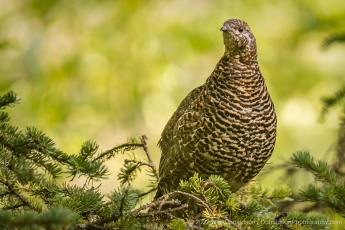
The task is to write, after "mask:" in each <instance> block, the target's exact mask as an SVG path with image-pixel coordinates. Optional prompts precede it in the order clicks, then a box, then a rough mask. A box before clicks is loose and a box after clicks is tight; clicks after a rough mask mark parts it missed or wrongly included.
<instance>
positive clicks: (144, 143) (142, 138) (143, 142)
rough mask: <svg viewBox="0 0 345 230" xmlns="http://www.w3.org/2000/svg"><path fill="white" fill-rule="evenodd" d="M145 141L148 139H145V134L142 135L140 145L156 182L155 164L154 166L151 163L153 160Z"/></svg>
mask: <svg viewBox="0 0 345 230" xmlns="http://www.w3.org/2000/svg"><path fill="white" fill-rule="evenodd" d="M147 139H148V138H147V136H146V135H145V134H144V135H142V136H141V143H142V145H143V149H144V151H145V153H146V156H147V160H148V161H149V165H148V166H149V167H151V169H152V172H153V174H154V175H155V177H156V179H157V180H158V179H159V177H158V172H157V168H156V166H155V164H154V162H153V160H152V158H151V154H150V152H149V149H148V147H147V142H146V140H147Z"/></svg>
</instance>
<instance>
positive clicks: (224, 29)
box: [220, 26, 228, 31]
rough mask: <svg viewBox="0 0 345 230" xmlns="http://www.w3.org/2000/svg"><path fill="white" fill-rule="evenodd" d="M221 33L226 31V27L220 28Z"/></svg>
mask: <svg viewBox="0 0 345 230" xmlns="http://www.w3.org/2000/svg"><path fill="white" fill-rule="evenodd" d="M220 30H221V31H227V30H228V28H226V26H222V28H220Z"/></svg>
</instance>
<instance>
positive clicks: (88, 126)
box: [0, 0, 345, 192]
mask: <svg viewBox="0 0 345 230" xmlns="http://www.w3.org/2000/svg"><path fill="white" fill-rule="evenodd" d="M228 18H240V19H243V20H245V21H246V22H247V23H248V24H249V25H250V27H251V29H252V31H253V33H254V35H255V36H256V39H257V44H258V53H259V64H260V68H261V71H262V73H263V75H264V77H265V79H266V82H267V85H268V88H269V91H270V93H271V96H272V99H273V101H274V103H275V106H276V110H277V115H278V137H277V144H276V149H275V152H274V155H273V157H272V158H271V160H270V162H271V164H270V165H268V166H266V168H268V167H270V166H274V165H279V164H282V163H283V162H285V161H287V160H288V159H289V158H290V156H291V154H292V153H293V152H294V151H297V150H309V151H310V152H311V154H313V155H314V156H316V157H319V158H322V157H323V156H324V155H325V154H326V155H327V154H329V149H330V147H331V145H332V144H333V143H334V141H335V138H336V134H337V133H336V132H337V125H338V117H337V116H338V115H337V113H336V112H333V113H332V114H331V115H330V116H329V117H328V119H327V120H326V122H324V123H323V124H321V123H320V122H318V118H319V114H320V111H321V106H322V105H321V103H320V98H321V97H322V96H325V95H329V94H332V93H333V92H334V91H335V90H336V89H338V88H339V85H340V84H343V83H344V76H345V68H344V64H345V47H344V46H341V45H335V46H333V47H331V48H330V49H329V50H327V51H326V52H324V51H322V50H321V48H320V46H321V43H322V41H323V39H324V38H325V37H326V36H328V35H331V34H333V33H336V32H341V31H343V30H344V28H345V1H344V0H331V1H325V0H300V1H275V0H262V1H260V2H259V1H249V0H241V1H240V0H237V1H230V0H217V1H211V0H208V1H207V0H190V1H187V0H165V1H154V0H145V1H143V0H131V1H129V0H127V1H126V0H117V1H107V0H103V1H97V0H74V1H69V0H60V1H56V0H0V74H1V81H0V93H2V94H3V93H5V92H6V91H8V90H10V89H11V90H13V91H15V92H16V93H18V94H19V96H20V97H21V98H22V101H21V103H20V104H19V105H17V106H16V108H14V109H9V112H10V115H11V117H12V123H13V124H15V125H18V126H19V127H20V128H24V127H25V126H35V127H37V128H38V129H39V130H41V131H43V132H45V133H46V134H47V135H48V136H50V137H52V138H53V140H55V141H56V143H57V145H58V147H59V148H60V149H62V150H63V151H65V152H68V153H76V152H78V151H79V148H80V147H81V144H82V143H83V142H84V141H86V140H89V139H92V140H95V141H97V142H98V143H99V144H100V146H101V149H102V150H107V149H109V148H111V147H113V146H115V145H116V144H117V143H123V142H126V140H127V137H131V136H136V137H138V136H140V135H141V134H146V135H147V136H148V137H149V140H148V141H149V147H150V151H151V153H152V155H153V158H154V159H155V161H156V162H157V164H158V162H159V156H160V151H159V149H158V148H157V147H156V143H157V142H158V140H159V137H160V133H161V131H162V130H163V128H164V126H165V124H166V122H167V121H168V119H169V118H170V116H171V115H172V113H173V112H174V111H175V109H176V108H177V106H178V104H179V103H180V101H181V100H182V99H183V98H184V97H185V96H186V95H187V94H188V93H189V92H190V91H191V90H192V89H194V88H195V87H197V86H199V85H200V84H202V83H204V81H205V79H206V78H207V77H208V76H209V75H210V73H211V72H212V70H213V68H214V67H215V65H216V63H217V62H218V60H219V59H220V57H221V56H222V54H223V52H224V47H223V43H222V34H221V32H220V31H219V29H220V27H221V26H222V24H223V22H224V21H225V20H226V19H228ZM138 154H141V153H138ZM124 157H125V156H119V157H118V158H116V159H114V160H112V161H111V162H110V163H109V165H110V167H111V171H112V174H111V176H110V180H109V181H105V182H103V187H102V189H103V192H108V191H110V190H111V189H114V188H115V187H117V186H118V182H117V181H116V177H117V176H116V173H117V170H118V169H119V167H120V166H121V165H122V164H123V159H124ZM139 157H144V155H141V156H140V155H139ZM330 160H332V159H330ZM281 175H283V174H282V172H279V171H278V172H277V173H274V175H272V173H271V174H270V173H269V174H265V176H262V177H259V178H258V180H259V182H260V183H263V184H264V185H265V186H275V185H279V184H281V183H284V182H282V181H281ZM301 175H302V174H301ZM304 175H308V174H303V176H304ZM144 179H145V176H143V177H141V179H140V180H139V182H138V183H137V184H138V187H144V186H145V185H146V184H147V182H145V180H144ZM308 180H309V181H311V180H312V178H311V176H310V175H308V178H306V179H305V180H303V181H302V180H301V177H298V178H297V177H296V178H295V179H292V180H291V181H292V183H291V186H293V187H295V188H299V187H300V186H301V185H302V184H305V183H308V182H309V181H308ZM291 181H290V182H291Z"/></svg>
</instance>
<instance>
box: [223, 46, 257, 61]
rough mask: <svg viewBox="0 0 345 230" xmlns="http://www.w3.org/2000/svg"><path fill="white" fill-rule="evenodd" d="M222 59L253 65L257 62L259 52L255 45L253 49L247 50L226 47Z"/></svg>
mask: <svg viewBox="0 0 345 230" xmlns="http://www.w3.org/2000/svg"><path fill="white" fill-rule="evenodd" d="M222 59H224V60H227V61H228V62H233V63H238V64H242V65H243V64H245V65H251V64H252V63H257V54H256V49H255V47H254V48H253V49H247V50H246V51H241V50H238V49H237V50H232V49H228V48H226V49H225V52H224V55H223V57H222ZM222 59H221V60H222Z"/></svg>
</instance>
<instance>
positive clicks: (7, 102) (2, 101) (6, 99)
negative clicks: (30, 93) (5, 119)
mask: <svg viewBox="0 0 345 230" xmlns="http://www.w3.org/2000/svg"><path fill="white" fill-rule="evenodd" d="M19 101H20V98H19V97H18V95H17V94H16V93H14V92H13V91H12V90H11V91H8V92H7V93H5V94H4V95H2V96H1V97H0V109H4V108H5V107H8V106H12V105H14V104H16V103H18V102H19Z"/></svg>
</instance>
